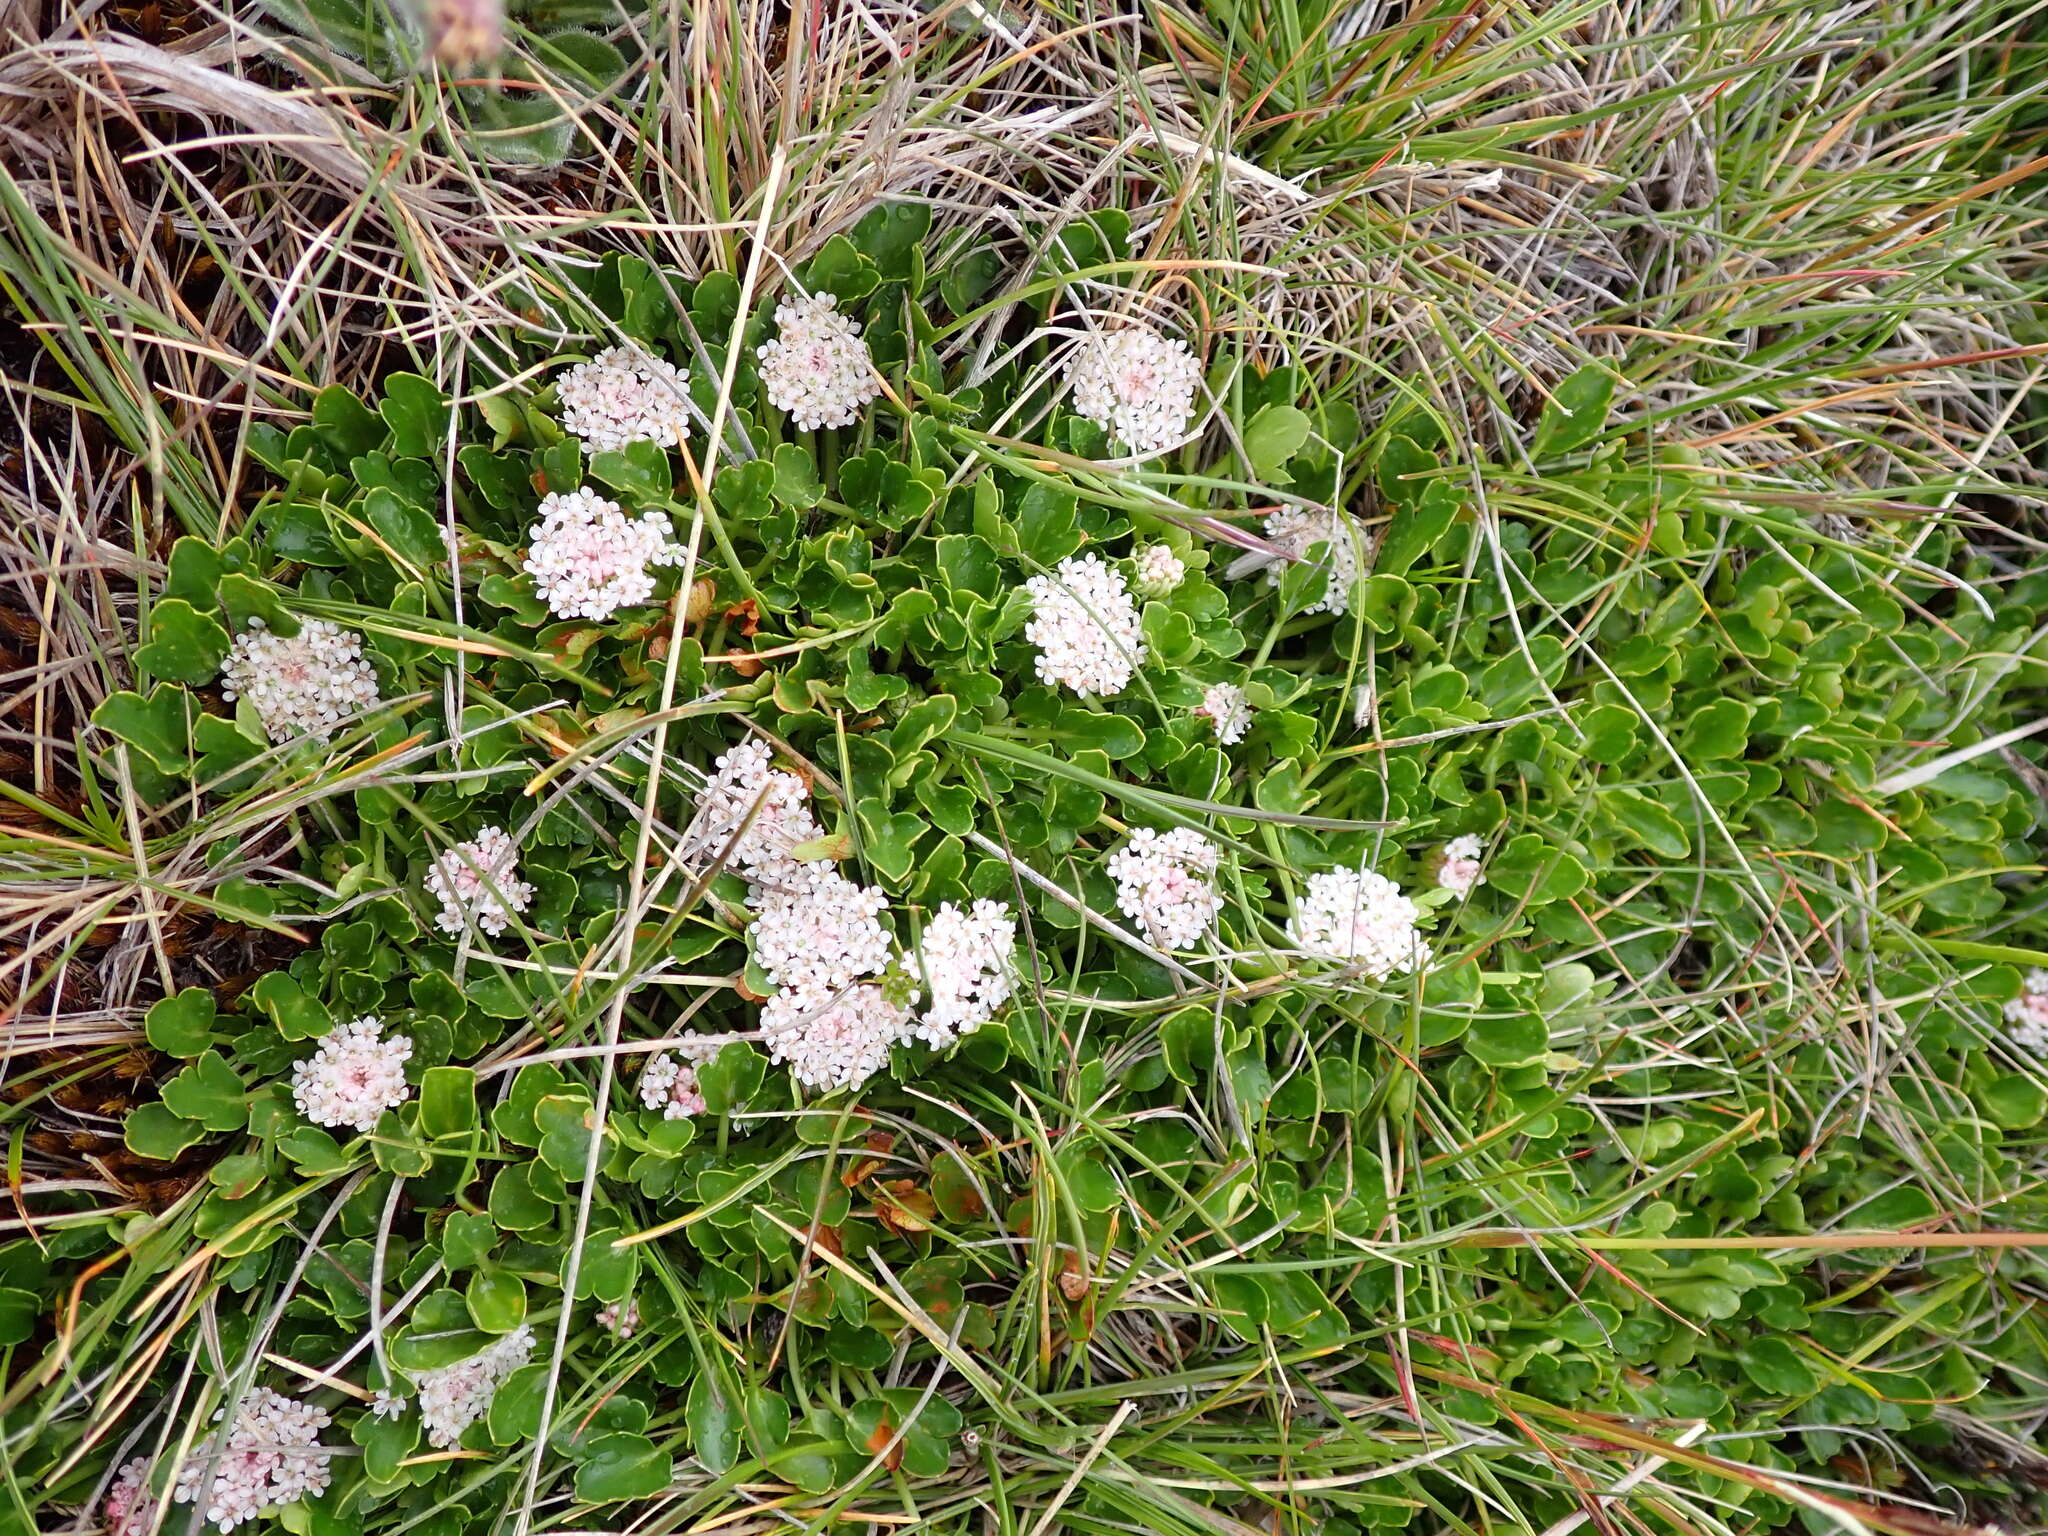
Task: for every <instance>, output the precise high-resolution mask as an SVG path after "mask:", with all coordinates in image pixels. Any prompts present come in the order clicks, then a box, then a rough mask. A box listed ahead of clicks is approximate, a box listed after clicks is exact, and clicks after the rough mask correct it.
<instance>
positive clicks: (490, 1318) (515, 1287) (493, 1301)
mask: <svg viewBox="0 0 2048 1536" xmlns="http://www.w3.org/2000/svg"><path fill="white" fill-rule="evenodd" d="M462 1299H463V1300H464V1301H465V1302H466V1303H467V1304H468V1306H469V1315H470V1317H471V1318H472V1319H473V1320H474V1321H475V1323H476V1325H477V1327H479V1328H481V1329H483V1331H484V1332H485V1333H510V1332H512V1331H513V1330H514V1329H515V1328H517V1327H518V1326H519V1325H520V1324H521V1323H523V1322H525V1321H526V1282H525V1281H523V1280H521V1279H520V1278H519V1277H518V1276H517V1275H512V1274H507V1273H506V1272H505V1271H504V1270H502V1269H479V1270H477V1271H475V1272H474V1273H473V1274H471V1275H470V1277H469V1285H468V1286H467V1287H466V1288H465V1289H464V1291H463V1293H462Z"/></svg>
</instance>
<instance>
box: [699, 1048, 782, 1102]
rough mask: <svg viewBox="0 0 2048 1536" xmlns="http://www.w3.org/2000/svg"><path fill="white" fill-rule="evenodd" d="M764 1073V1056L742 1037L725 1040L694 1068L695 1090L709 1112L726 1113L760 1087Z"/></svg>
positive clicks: (747, 1098) (766, 1063)
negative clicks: (695, 1075) (702, 1096)
mask: <svg viewBox="0 0 2048 1536" xmlns="http://www.w3.org/2000/svg"><path fill="white" fill-rule="evenodd" d="M767 1073H768V1058H767V1057H765V1056H763V1055H762V1054H761V1053H760V1052H759V1051H757V1050H755V1049H754V1048H753V1047H752V1046H751V1045H749V1044H747V1042H746V1041H744V1040H728V1041H727V1042H726V1043H725V1044H724V1045H721V1046H720V1047H719V1048H718V1053H717V1054H716V1055H715V1056H713V1057H712V1058H711V1059H710V1060H709V1061H707V1062H705V1063H704V1064H703V1065H701V1066H700V1067H698V1068H697V1090H698V1092H700V1093H702V1094H703V1095H704V1104H705V1107H706V1108H707V1109H709V1110H710V1111H711V1113H712V1114H714V1115H723V1114H730V1113H732V1112H733V1111H735V1110H738V1109H741V1108H743V1107H744V1106H745V1105H746V1103H747V1101H748V1100H750V1099H752V1098H753V1096H754V1095H755V1094H756V1093H757V1092H759V1091H760V1088H761V1083H762V1080H763V1079H764V1078H765V1077H766V1076H767Z"/></svg>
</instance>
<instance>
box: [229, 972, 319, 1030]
mask: <svg viewBox="0 0 2048 1536" xmlns="http://www.w3.org/2000/svg"><path fill="white" fill-rule="evenodd" d="M249 1001H250V1002H252V1003H254V1004H255V1005H256V1006H257V1007H258V1008H261V1009H262V1010H263V1011H264V1012H265V1013H267V1014H269V1015H270V1018H271V1021H272V1022H273V1023H275V1024H276V1025H277V1032H278V1033H279V1034H281V1035H283V1036H284V1037H285V1039H287V1040H317V1039H319V1038H320V1037H321V1036H323V1035H325V1034H327V1033H328V1032H329V1031H331V1030H332V1029H333V1028H334V1015H333V1014H331V1013H329V1012H328V1011H327V1005H326V1004H325V1003H323V1002H321V1001H320V999H319V998H317V997H314V996H312V995H311V994H310V993H308V992H307V991H306V990H305V988H303V987H301V986H300V985H299V983H298V981H297V979H296V978H294V977H293V976H292V975H291V974H290V973H289V972H287V971H270V972H268V973H266V974H265V975H264V976H263V977H261V978H260V979H259V980H258V981H257V983H256V985H255V986H253V987H251V988H250V989H249Z"/></svg>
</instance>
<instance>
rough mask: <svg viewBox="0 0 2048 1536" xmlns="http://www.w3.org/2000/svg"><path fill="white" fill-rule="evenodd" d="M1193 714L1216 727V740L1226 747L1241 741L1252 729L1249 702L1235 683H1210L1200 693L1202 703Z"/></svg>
mask: <svg viewBox="0 0 2048 1536" xmlns="http://www.w3.org/2000/svg"><path fill="white" fill-rule="evenodd" d="M1195 713H1196V714H1198V715H1201V716H1203V717H1204V718H1206V719H1207V720H1208V722H1209V723H1210V724H1211V725H1213V726H1215V727H1216V739H1217V740H1218V741H1220V742H1222V743H1223V745H1224V746H1226V747H1234V746H1236V745H1237V744H1238V743H1239V742H1240V741H1243V740H1244V736H1245V732H1246V731H1249V730H1250V729H1251V728H1252V706H1251V702H1250V701H1249V700H1248V699H1246V698H1245V696H1244V690H1243V689H1242V688H1240V687H1238V686H1237V684H1235V683H1211V684H1210V685H1209V686H1208V687H1207V688H1206V689H1204V690H1203V691H1202V703H1201V706H1200V707H1199V708H1198V709H1196V711H1195Z"/></svg>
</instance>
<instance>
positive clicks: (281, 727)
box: [220, 618, 377, 742]
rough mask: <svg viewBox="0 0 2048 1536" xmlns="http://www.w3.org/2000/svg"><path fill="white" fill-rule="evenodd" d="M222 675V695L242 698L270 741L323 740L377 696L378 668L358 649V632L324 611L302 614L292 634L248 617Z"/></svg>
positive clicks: (360, 646) (372, 703) (360, 639)
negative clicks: (311, 616) (309, 616)
mask: <svg viewBox="0 0 2048 1536" xmlns="http://www.w3.org/2000/svg"><path fill="white" fill-rule="evenodd" d="M220 681H221V690H220V696H221V697H222V698H224V699H226V700H227V701H228V702H229V703H233V702H234V701H235V700H236V699H247V700H248V701H249V703H250V705H251V706H252V707H254V709H255V711H256V718H257V719H259V720H261V721H262V722H263V732H264V734H265V735H266V736H268V737H269V738H270V739H271V740H272V741H273V742H286V741H290V740H291V739H292V738H293V737H294V736H310V737H312V738H313V739H314V740H315V741H318V742H325V741H326V740H327V738H328V737H330V736H332V735H333V734H334V732H335V729H336V728H337V727H338V726H340V725H341V723H342V722H343V721H345V720H348V719H350V718H351V717H353V716H355V715H359V714H361V713H362V712H363V711H364V710H366V709H371V708H373V707H375V705H376V703H377V674H376V672H375V670H374V669H373V668H372V667H371V666H370V662H369V658H368V657H366V656H364V655H363V637H362V636H361V635H358V634H356V633H355V632H354V631H353V630H347V629H343V628H342V627H341V626H340V625H339V624H330V623H328V622H327V620H325V619H301V620H299V632H298V633H297V634H296V635H293V636H292V637H291V638H290V639H286V638H285V637H284V636H283V635H279V634H273V633H272V632H271V631H270V630H269V629H268V628H267V627H265V625H264V622H263V620H262V619H260V618H253V619H251V620H250V621H249V627H248V628H247V629H246V630H244V631H243V632H242V633H241V634H239V635H237V636H235V643H234V644H233V645H232V646H231V647H230V648H229V650H228V654H227V659H226V660H225V661H224V662H222V663H221V669H220Z"/></svg>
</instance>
